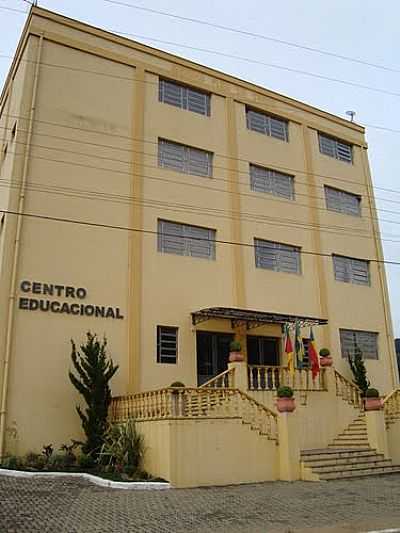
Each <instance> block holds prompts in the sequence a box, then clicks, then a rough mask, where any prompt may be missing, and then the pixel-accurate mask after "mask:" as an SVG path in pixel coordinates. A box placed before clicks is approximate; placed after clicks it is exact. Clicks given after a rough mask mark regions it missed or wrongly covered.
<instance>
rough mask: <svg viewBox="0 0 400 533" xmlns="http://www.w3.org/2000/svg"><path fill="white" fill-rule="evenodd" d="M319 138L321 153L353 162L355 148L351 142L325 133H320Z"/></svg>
mask: <svg viewBox="0 0 400 533" xmlns="http://www.w3.org/2000/svg"><path fill="white" fill-rule="evenodd" d="M318 139H319V151H320V152H321V154H324V155H328V156H330V157H334V158H336V159H339V160H340V161H345V162H346V163H352V162H353V148H352V146H351V145H350V144H348V143H345V142H343V141H339V140H338V139H334V138H333V137H329V136H327V135H324V134H323V133H319V134H318Z"/></svg>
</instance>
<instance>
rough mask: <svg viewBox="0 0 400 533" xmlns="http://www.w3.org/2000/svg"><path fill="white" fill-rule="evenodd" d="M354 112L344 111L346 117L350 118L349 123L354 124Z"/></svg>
mask: <svg viewBox="0 0 400 533" xmlns="http://www.w3.org/2000/svg"><path fill="white" fill-rule="evenodd" d="M355 114H356V112H355V111H346V115H348V116H349V117H350V122H354V117H355Z"/></svg>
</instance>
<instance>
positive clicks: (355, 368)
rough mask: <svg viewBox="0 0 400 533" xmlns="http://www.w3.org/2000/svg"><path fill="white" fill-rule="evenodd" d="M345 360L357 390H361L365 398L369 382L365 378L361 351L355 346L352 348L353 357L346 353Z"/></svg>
mask: <svg viewBox="0 0 400 533" xmlns="http://www.w3.org/2000/svg"><path fill="white" fill-rule="evenodd" d="M347 359H348V361H349V365H350V368H351V371H352V372H353V376H354V379H353V382H354V383H355V384H356V385H357V387H358V388H359V389H361V391H362V393H363V395H364V396H365V393H366V391H367V389H368V388H369V386H370V381H369V379H368V377H367V369H366V368H365V363H364V360H363V354H362V351H361V350H360V348H359V346H358V345H357V344H356V345H355V348H354V355H350V353H348V354H347Z"/></svg>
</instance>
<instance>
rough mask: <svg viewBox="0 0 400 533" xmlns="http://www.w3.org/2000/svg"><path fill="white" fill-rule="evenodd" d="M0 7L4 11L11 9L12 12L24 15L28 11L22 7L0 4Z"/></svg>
mask: <svg viewBox="0 0 400 533" xmlns="http://www.w3.org/2000/svg"><path fill="white" fill-rule="evenodd" d="M0 9H4V10H5V11H12V12H14V13H23V14H24V15H26V14H27V13H28V11H23V10H22V9H16V8H15V7H6V6H0Z"/></svg>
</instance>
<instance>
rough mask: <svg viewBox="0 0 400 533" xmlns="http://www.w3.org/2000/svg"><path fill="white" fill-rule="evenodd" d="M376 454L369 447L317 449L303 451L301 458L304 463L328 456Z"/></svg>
mask: <svg viewBox="0 0 400 533" xmlns="http://www.w3.org/2000/svg"><path fill="white" fill-rule="evenodd" d="M371 453H376V452H375V451H374V450H373V449H371V448H369V447H368V446H365V447H364V448H351V447H348V448H339V449H337V450H335V449H333V448H317V449H312V450H302V452H301V458H302V460H303V461H308V460H313V458H315V457H318V456H321V455H323V456H327V457H333V456H338V457H345V456H347V455H349V456H351V455H354V454H357V455H364V454H371Z"/></svg>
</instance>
